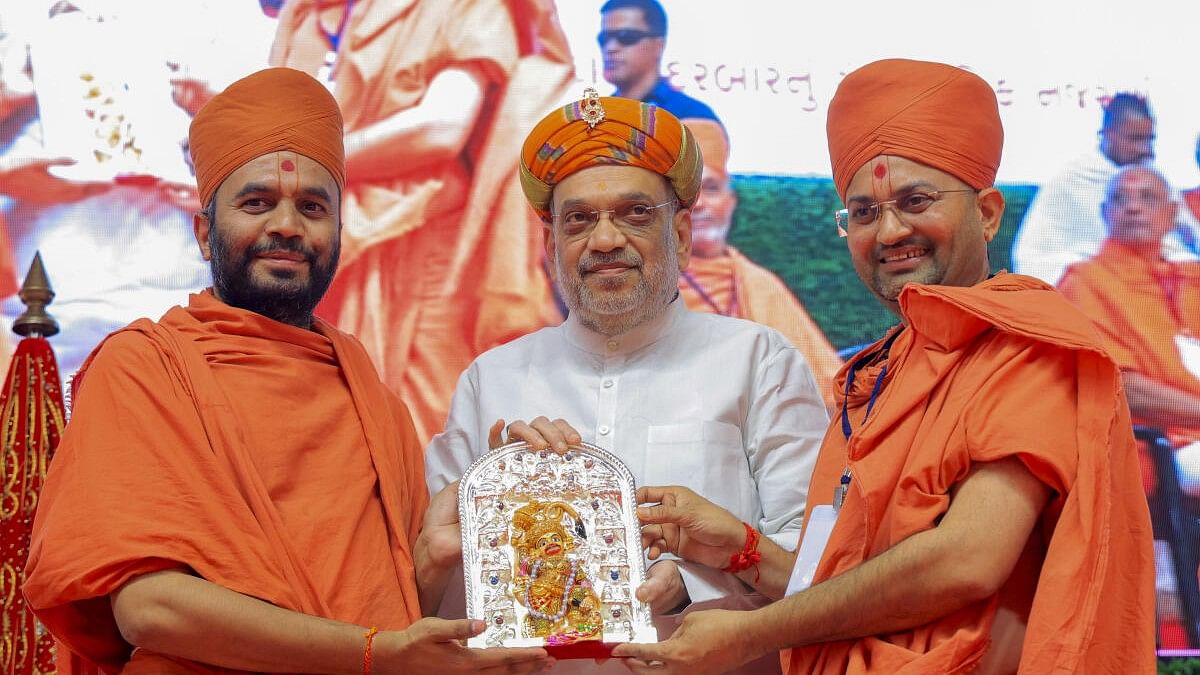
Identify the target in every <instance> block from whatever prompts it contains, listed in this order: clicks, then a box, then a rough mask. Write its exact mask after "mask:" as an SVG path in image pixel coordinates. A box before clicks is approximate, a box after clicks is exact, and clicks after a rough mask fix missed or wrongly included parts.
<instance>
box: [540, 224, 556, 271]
mask: <svg viewBox="0 0 1200 675" xmlns="http://www.w3.org/2000/svg"><path fill="white" fill-rule="evenodd" d="M542 249H543V250H544V251H545V252H546V262H547V265H546V267H548V268H549V269H550V279H551V280H552V281H555V282H557V281H558V265H555V264H554V226H553V225H552V224H551V223H548V222H546V221H545V220H543V221H542Z"/></svg>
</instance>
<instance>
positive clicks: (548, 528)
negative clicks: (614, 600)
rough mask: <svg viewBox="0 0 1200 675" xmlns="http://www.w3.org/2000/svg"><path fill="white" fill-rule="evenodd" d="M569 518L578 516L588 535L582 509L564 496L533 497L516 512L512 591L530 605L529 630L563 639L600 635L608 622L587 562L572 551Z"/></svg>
mask: <svg viewBox="0 0 1200 675" xmlns="http://www.w3.org/2000/svg"><path fill="white" fill-rule="evenodd" d="M567 517H569V518H570V521H565V520H564V519H565V518H567ZM565 522H573V523H574V524H575V531H576V532H577V533H578V534H579V535H580V536H584V532H583V521H582V520H580V518H579V514H578V513H577V512H576V511H575V509H573V508H571V506H570V505H569V504H566V503H564V502H540V501H537V500H534V501H531V502H529V503H528V504H526V505H525V506H522V507H521V508H519V509H517V511H516V512H515V513H513V517H512V535H511V537H510V538H509V541H510V542H511V544H512V547H513V550H514V551H515V552H516V554H517V560H516V562H515V569H514V573H513V584H512V588H513V596H514V598H515V599H516V601H517V602H519V603H521V604H522V605H523V606H524V607H525V609H526V610H527V611H528V614H527V615H526V617H525V634H526V635H527V636H529V637H541V638H549V640H548V641H552V642H558V643H566V642H575V641H579V640H599V639H601V630H602V629H603V627H604V621H603V619H602V618H601V613H600V609H601V605H600V599H599V598H598V597H596V592H595V590H594V589H593V588H592V583H591V581H590V580H589V579H588V576H587V572H586V571H585V570H584V569H583V563H582V562H580V561H579V560H576V559H573V558H568V557H567V554H568V553H569V552H571V551H574V550H575V548H576V546H575V538H574V537H573V536H572V535H571V533H570V532H569V531H568V528H567V525H566V524H565Z"/></svg>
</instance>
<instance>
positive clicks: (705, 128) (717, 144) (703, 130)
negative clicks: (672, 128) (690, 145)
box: [683, 117, 729, 178]
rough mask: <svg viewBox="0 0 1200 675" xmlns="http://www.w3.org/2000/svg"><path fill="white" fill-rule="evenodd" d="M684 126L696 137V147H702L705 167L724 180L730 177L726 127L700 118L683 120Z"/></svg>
mask: <svg viewBox="0 0 1200 675" xmlns="http://www.w3.org/2000/svg"><path fill="white" fill-rule="evenodd" d="M683 125H684V126H685V127H687V128H688V131H690V132H692V136H695V137H696V145H698V146H700V154H701V155H703V156H704V166H706V167H708V170H709V171H716V172H718V173H720V174H721V177H722V178H725V177H728V175H729V172H728V171H727V170H726V165H727V164H728V163H729V136H728V135H726V134H725V127H723V126H721V123H720V122H717V121H714V120H710V119H702V118H698V117H692V118H688V119H685V120H683Z"/></svg>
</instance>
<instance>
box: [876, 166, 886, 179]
mask: <svg viewBox="0 0 1200 675" xmlns="http://www.w3.org/2000/svg"><path fill="white" fill-rule="evenodd" d="M886 175H887V167H886V166H884V165H883V162H880V163H879V164H876V165H875V177H876V178H883V177H884V176H886Z"/></svg>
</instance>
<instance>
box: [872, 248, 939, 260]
mask: <svg viewBox="0 0 1200 675" xmlns="http://www.w3.org/2000/svg"><path fill="white" fill-rule="evenodd" d="M927 253H929V249H926V248H910V249H906V250H903V251H897V252H895V253H889V254H888V255H885V256H883V257H882V258H880V259H879V262H881V263H894V262H901V261H903V260H908V259H910V258H920V257H921V256H923V255H926V254H927Z"/></svg>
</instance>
